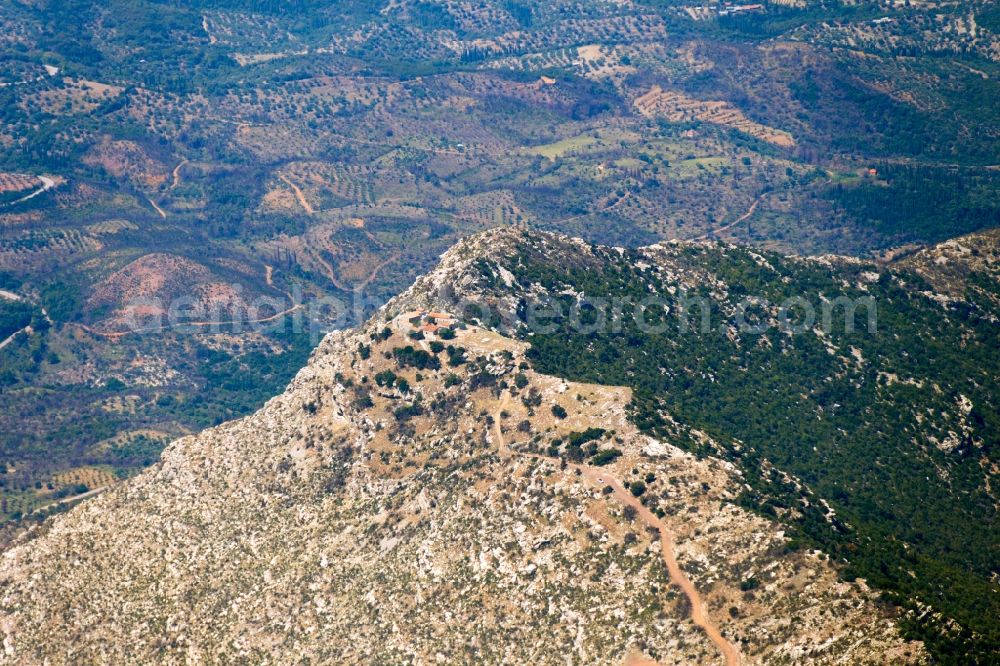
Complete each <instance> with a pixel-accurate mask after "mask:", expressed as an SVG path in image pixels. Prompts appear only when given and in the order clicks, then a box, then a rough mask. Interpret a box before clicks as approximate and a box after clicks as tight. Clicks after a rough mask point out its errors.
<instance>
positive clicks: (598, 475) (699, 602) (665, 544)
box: [493, 393, 741, 666]
mask: <svg viewBox="0 0 1000 666" xmlns="http://www.w3.org/2000/svg"><path fill="white" fill-rule="evenodd" d="M507 405H508V395H507V394H506V393H504V395H503V397H502V398H501V400H500V405H499V407H498V408H497V411H496V414H494V415H493V432H494V436H495V437H496V441H497V448H498V449H499V452H500V456H501V457H502V458H509V457H511V456H513V455H515V453H516V452H514V451H513V450H512V449H511V448H510V447H509V446H507V441H506V439H504V436H503V431H502V429H501V427H500V413H501V412H502V411H503V410H504V409H505V408H506V407H507ZM517 455H519V456H522V457H525V458H537V459H540V460H547V461H549V462H554V463H557V464H558V462H559V461H558V460H557V459H556V458H550V457H548V456H543V455H539V454H536V453H518V454H517ZM570 467H573V468H575V469H577V470H579V471H580V473H581V474H582V475H583V477H584V478H586V479H587V480H588V481H590V482H591V483H593V484H594V485H596V486H598V487H604V486H611V488H612V490H614V493H613V494H614V496H615V498H616V499H617V500H618V501H619V502H621V503H622V504H625V505H627V506H631V507H632V508H634V509H635V510H636V513H637V514H638V515H639V517H640V518H641V519H642V521H643V522H644V523H646V524H647V525H649V526H650V527H652V528H654V529H656V530H657V531H659V533H660V547H661V550H662V553H663V562H664V564H666V565H667V573H668V574H669V575H670V582H672V583H673V584H674V585H676V586H677V587H679V588H681V591H682V592H684V596H686V597H687V598H688V601H689V602H690V603H691V621H692V622H694V623H695V626H697V627H700V628H701V630H702V631H704V632H705V634H706V635H707V636H708V638H709V640H711V641H712V642H713V643H715V645H716V647H718V648H719V652H721V653H722V656H723V658H724V659H725V662H726V666H739V665H740V663H741V658H740V653H739V650H737V649H736V646H734V645H733V644H732V643H730V642H729V641H728V640H727V639H726V637H725V636H723V635H722V632H720V631H719V629H718V627H716V626H715V625H714V624H712V621H711V620H710V619H709V617H708V613H706V612H705V602H704V600H703V599H702V598H701V594H699V593H698V589H697V588H695V586H694V584H693V583H692V582H691V581H690V580H688V579H687V577H686V576H685V575H684V572H683V571H681V568H680V565H678V564H677V558H676V556H675V555H674V534H673V532H671V531H670V529H669V528H668V527H667V526H666V524H665V523H664V522H663V521H662V520H660V519H659V518H657V517H656V515H655V514H654V513H653V512H652V511H650V510H649V509H647V508H646V507H645V505H643V503H642V502H640V501H639V499H638V498H637V497H635V496H633V495H632V493H630V492H628V491H626V490H625V488H623V487H622V484H621V483H620V482H619V481H618V480H617V479H614V478H612V477H611V475H610V471H609V470H608V469H607V468H601V467H591V466H589V465H570Z"/></svg>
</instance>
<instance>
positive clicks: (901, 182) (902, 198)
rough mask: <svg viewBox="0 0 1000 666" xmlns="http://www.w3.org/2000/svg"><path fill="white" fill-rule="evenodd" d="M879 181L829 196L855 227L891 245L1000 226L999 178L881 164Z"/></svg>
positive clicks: (985, 173)
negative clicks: (840, 207)
mask: <svg viewBox="0 0 1000 666" xmlns="http://www.w3.org/2000/svg"><path fill="white" fill-rule="evenodd" d="M876 171H877V180H875V179H868V180H866V181H864V182H862V183H861V184H859V185H855V186H837V187H835V188H833V189H831V190H829V191H828V192H827V197H828V198H830V199H831V200H832V201H834V202H836V203H837V204H839V205H840V206H842V207H843V208H844V209H846V211H847V213H848V215H849V217H850V218H851V219H852V220H855V221H856V224H858V225H860V226H862V227H866V228H869V229H871V230H874V231H875V232H877V233H878V234H880V235H882V236H884V237H886V240H887V241H890V242H897V243H898V242H913V241H917V242H925V243H935V242H938V241H941V240H944V239H946V238H951V237H953V236H959V235H962V234H966V233H970V232H972V231H976V230H978V229H984V228H989V227H996V226H1000V200H998V199H997V195H996V193H997V191H998V189H1000V174H997V173H996V172H993V171H979V170H967V169H958V168H954V169H949V168H943V167H917V166H906V165H894V164H879V165H877V167H876Z"/></svg>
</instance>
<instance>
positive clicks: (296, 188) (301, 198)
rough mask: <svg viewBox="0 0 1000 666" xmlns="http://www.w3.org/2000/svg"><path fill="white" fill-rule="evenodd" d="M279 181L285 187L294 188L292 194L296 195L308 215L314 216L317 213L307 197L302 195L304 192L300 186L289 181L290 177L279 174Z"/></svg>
mask: <svg viewBox="0 0 1000 666" xmlns="http://www.w3.org/2000/svg"><path fill="white" fill-rule="evenodd" d="M278 180H280V181H281V182H283V183H284V184H285V185H288V187H290V188H292V192H293V193H294V194H295V198H296V199H298V201H299V205H301V206H302V208H303V209H304V210H305V211H306V213H308V214H309V215H312V214H313V213H315V212H316V210H315V209H314V208H313V207H312V204H310V203H309V201H307V200H306V195H305V194H303V193H302V190H301V189H299V186H298V185H296V184H295V183H293V182H292V181H291V180H289V178H288V176H286V175H285V174H278Z"/></svg>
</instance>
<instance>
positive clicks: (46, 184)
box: [4, 176, 56, 206]
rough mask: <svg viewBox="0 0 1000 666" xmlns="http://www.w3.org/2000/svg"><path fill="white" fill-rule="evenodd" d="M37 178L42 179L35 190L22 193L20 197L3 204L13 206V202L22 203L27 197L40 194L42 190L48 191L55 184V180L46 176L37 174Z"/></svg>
mask: <svg viewBox="0 0 1000 666" xmlns="http://www.w3.org/2000/svg"><path fill="white" fill-rule="evenodd" d="M38 180H40V181H42V186H41V187H39V188H38V189H37V190H34V191H33V192H31V193H30V194H26V195H24V196H23V197H21V198H20V199H15V200H14V201H11V202H10V203H7V204H4V206H13V205H15V204H19V203H23V202H25V201H27V200H28V199H34V198H35V197H37V196H38V195H39V194H42V193H43V192H48V191H49V190H51V189H52V188H53V187H55V186H56V181H54V180H52V179H51V178H49V177H48V176H39V177H38Z"/></svg>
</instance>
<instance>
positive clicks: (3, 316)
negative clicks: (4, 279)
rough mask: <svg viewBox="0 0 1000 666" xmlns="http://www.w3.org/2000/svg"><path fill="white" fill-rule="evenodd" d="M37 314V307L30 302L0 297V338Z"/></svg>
mask: <svg viewBox="0 0 1000 666" xmlns="http://www.w3.org/2000/svg"><path fill="white" fill-rule="evenodd" d="M37 314H38V309H37V308H35V307H34V306H33V305H31V304H30V303H26V302H24V301H8V300H6V299H3V298H0V340H4V339H5V338H6V337H7V336H8V335H11V334H12V333H14V332H15V331H19V330H21V329H22V328H24V327H25V326H27V325H28V324H30V323H31V320H32V318H33V317H35V316H36V315H37Z"/></svg>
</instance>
